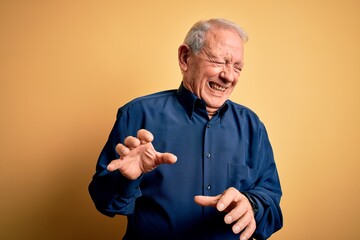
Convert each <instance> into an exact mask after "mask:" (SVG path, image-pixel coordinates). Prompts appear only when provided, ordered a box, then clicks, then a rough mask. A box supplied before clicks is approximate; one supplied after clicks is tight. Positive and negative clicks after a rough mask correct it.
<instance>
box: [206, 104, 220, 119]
mask: <svg viewBox="0 0 360 240" xmlns="http://www.w3.org/2000/svg"><path fill="white" fill-rule="evenodd" d="M218 110H219V108H212V107H208V106H207V107H206V111H207V113H208V116H209V118H210V119H211V118H212V117H213V116H214V115H215V114H216V113H217V111H218Z"/></svg>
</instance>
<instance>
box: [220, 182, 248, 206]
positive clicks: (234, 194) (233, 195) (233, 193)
mask: <svg viewBox="0 0 360 240" xmlns="http://www.w3.org/2000/svg"><path fill="white" fill-rule="evenodd" d="M241 195H242V194H241V193H240V192H239V191H238V190H237V189H236V188H233V187H231V188H228V189H226V190H225V191H224V193H223V194H222V195H221V198H220V199H219V202H218V204H217V206H216V208H217V209H218V210H219V211H224V210H225V209H227V208H228V207H229V206H230V205H231V204H233V203H236V202H238V201H239V198H240V197H241ZM244 198H246V197H245V196H244Z"/></svg>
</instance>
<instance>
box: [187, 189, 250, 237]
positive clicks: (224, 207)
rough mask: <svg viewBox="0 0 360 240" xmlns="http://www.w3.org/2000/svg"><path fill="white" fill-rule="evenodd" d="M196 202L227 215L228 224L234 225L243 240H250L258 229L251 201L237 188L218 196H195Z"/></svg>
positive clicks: (235, 231) (225, 219)
mask: <svg viewBox="0 0 360 240" xmlns="http://www.w3.org/2000/svg"><path fill="white" fill-rule="evenodd" d="M194 200H195V202H196V203H197V204H199V205H200V206H203V207H216V209H217V210H218V211H220V212H222V211H224V212H227V214H226V215H225V217H224V221H225V223H226V224H233V226H232V230H233V232H234V233H235V234H238V233H240V232H241V231H243V230H244V231H243V232H242V233H241V235H240V239H241V240H245V239H249V238H250V237H251V236H252V234H253V233H254V231H255V229H256V222H255V218H254V212H253V209H252V207H251V204H250V202H249V200H248V199H247V198H246V197H245V195H243V194H242V193H240V192H239V191H238V190H237V189H236V188H233V187H231V188H228V189H227V190H225V191H224V192H223V193H222V194H219V195H217V196H195V198H194Z"/></svg>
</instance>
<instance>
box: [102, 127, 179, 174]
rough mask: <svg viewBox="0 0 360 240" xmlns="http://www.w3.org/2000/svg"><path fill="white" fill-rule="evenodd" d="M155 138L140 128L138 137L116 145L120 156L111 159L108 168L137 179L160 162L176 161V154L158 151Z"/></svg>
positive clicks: (129, 138)
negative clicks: (154, 143) (154, 141)
mask: <svg viewBox="0 0 360 240" xmlns="http://www.w3.org/2000/svg"><path fill="white" fill-rule="evenodd" d="M153 140H154V136H153V135H152V134H151V133H150V132H149V131H147V130H145V129H141V130H139V131H138V132H137V137H132V136H129V137H127V138H125V141H124V144H121V143H119V144H118V145H116V152H117V153H118V154H119V155H120V158H119V159H115V160H113V161H111V162H110V164H109V165H108V166H107V169H108V170H109V171H111V172H112V171H115V170H119V171H120V172H121V173H122V175H124V176H125V177H126V178H128V179H130V180H135V179H137V178H138V177H140V175H141V174H143V173H147V172H150V171H152V170H153V169H155V168H156V167H157V166H159V165H160V164H164V163H166V164H173V163H175V162H176V160H177V158H176V156H175V155H174V154H171V153H160V152H157V151H156V150H155V149H154V147H153V145H152V143H151V142H152V141H153Z"/></svg>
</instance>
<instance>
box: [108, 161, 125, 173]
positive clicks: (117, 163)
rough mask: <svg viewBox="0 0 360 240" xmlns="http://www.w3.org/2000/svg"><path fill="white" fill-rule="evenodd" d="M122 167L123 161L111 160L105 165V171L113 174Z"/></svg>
mask: <svg viewBox="0 0 360 240" xmlns="http://www.w3.org/2000/svg"><path fill="white" fill-rule="evenodd" d="M122 165H123V161H122V160H121V159H116V160H112V161H111V162H110V163H109V165H107V170H108V171H109V172H113V171H115V170H117V169H119V168H121V167H122Z"/></svg>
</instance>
